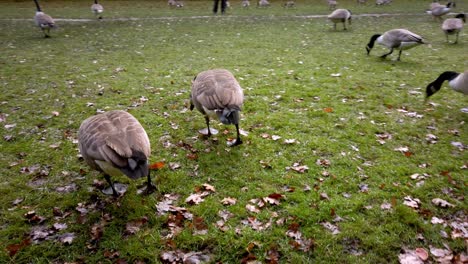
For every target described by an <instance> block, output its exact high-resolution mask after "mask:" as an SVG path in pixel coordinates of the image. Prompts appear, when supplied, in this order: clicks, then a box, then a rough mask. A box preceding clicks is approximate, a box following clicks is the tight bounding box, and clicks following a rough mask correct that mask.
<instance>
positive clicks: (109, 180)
mask: <svg viewBox="0 0 468 264" xmlns="http://www.w3.org/2000/svg"><path fill="white" fill-rule="evenodd" d="M104 178H105V179H106V181H107V183H109V185H110V187H111V189H112V195H113V196H114V197H119V193H118V192H117V191H116V190H115V188H114V184H113V183H112V180H111V178H110V176H109V175H107V174H104Z"/></svg>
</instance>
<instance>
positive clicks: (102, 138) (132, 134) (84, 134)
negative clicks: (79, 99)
mask: <svg viewBox="0 0 468 264" xmlns="http://www.w3.org/2000/svg"><path fill="white" fill-rule="evenodd" d="M78 143H79V148H80V153H81V155H82V156H83V159H84V160H85V161H86V163H87V164H88V165H89V166H90V167H91V168H93V169H95V170H97V171H100V172H102V173H103V174H104V177H105V179H106V181H107V182H108V183H109V185H110V188H111V190H112V194H113V195H114V196H119V193H118V192H117V190H116V189H115V187H114V184H113V183H112V180H111V178H110V177H111V176H114V177H115V176H119V175H127V176H128V177H130V178H131V179H138V178H141V177H147V189H146V192H148V193H149V192H151V191H153V190H154V189H155V188H156V187H155V186H154V185H153V184H152V183H151V177H150V172H149V166H148V158H149V156H150V154H151V147H150V141H149V139H148V135H147V134H146V131H145V129H144V128H143V127H142V126H141V124H140V122H138V120H137V119H136V118H135V117H133V116H132V115H131V114H129V113H127V112H125V111H121V110H114V111H109V112H105V113H103V114H99V115H95V116H92V117H89V118H88V119H86V120H85V121H83V123H82V124H81V126H80V129H79V131H78Z"/></svg>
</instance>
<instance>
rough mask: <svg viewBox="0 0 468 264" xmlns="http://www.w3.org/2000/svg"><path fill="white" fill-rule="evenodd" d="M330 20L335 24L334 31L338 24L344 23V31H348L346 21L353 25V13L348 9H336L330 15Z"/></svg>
mask: <svg viewBox="0 0 468 264" xmlns="http://www.w3.org/2000/svg"><path fill="white" fill-rule="evenodd" d="M328 19H329V20H330V21H332V22H333V29H335V30H336V24H337V23H343V29H344V30H346V29H347V28H346V21H348V23H349V24H351V11H350V10H348V9H336V10H335V11H333V12H332V13H331V14H330V15H328Z"/></svg>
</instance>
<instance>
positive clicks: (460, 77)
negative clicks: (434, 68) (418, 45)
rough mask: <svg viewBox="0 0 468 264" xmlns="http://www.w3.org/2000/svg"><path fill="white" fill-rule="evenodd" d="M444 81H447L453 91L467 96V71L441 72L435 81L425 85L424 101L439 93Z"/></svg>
mask: <svg viewBox="0 0 468 264" xmlns="http://www.w3.org/2000/svg"><path fill="white" fill-rule="evenodd" d="M445 81H448V84H449V86H450V87H451V88H452V89H453V90H454V91H457V92H459V93H463V94H465V95H468V70H466V71H465V72H463V73H458V72H454V71H446V72H443V73H442V74H441V75H440V76H439V77H438V78H437V79H436V80H435V81H433V82H431V83H430V84H428V85H427V87H426V99H427V98H429V96H431V95H433V94H435V93H436V92H437V91H439V90H440V88H441V87H442V84H443V83H444V82H445Z"/></svg>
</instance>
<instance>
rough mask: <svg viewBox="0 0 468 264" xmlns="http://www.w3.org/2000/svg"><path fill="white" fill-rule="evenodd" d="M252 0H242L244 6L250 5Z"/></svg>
mask: <svg viewBox="0 0 468 264" xmlns="http://www.w3.org/2000/svg"><path fill="white" fill-rule="evenodd" d="M249 6H250V1H249V0H242V7H249Z"/></svg>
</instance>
